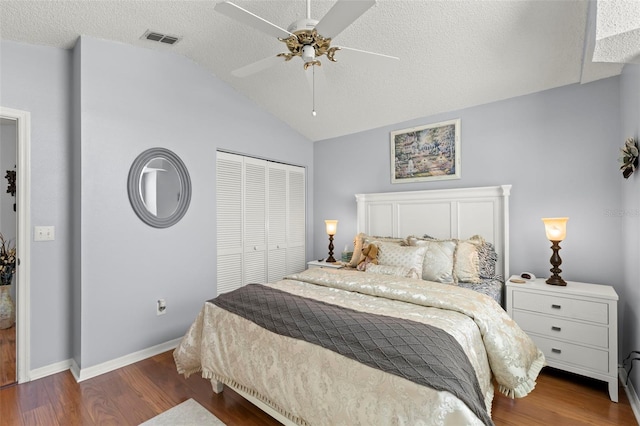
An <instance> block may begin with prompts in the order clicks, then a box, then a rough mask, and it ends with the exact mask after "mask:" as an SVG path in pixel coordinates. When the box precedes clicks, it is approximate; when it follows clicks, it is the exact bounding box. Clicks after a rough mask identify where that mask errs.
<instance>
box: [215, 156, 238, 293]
mask: <svg viewBox="0 0 640 426" xmlns="http://www.w3.org/2000/svg"><path fill="white" fill-rule="evenodd" d="M242 164H243V160H242V157H241V156H238V155H233V154H227V153H222V152H219V153H218V157H217V160H216V220H217V228H216V231H217V288H218V290H217V291H218V294H220V293H225V292H227V291H231V290H234V289H236V288H239V287H240V286H242V282H243V281H242V269H243V267H242V255H243V244H242V232H243V231H242V228H243V220H242V217H243V205H242V203H243V199H242Z"/></svg>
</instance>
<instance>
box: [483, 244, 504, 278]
mask: <svg viewBox="0 0 640 426" xmlns="http://www.w3.org/2000/svg"><path fill="white" fill-rule="evenodd" d="M478 260H479V264H480V278H490V279H500V274H497V273H496V263H497V262H498V253H496V249H495V248H494V246H493V244H491V243H488V242H486V241H485V242H484V243H483V244H480V246H479V247H478Z"/></svg>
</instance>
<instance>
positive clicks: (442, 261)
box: [408, 237, 456, 284]
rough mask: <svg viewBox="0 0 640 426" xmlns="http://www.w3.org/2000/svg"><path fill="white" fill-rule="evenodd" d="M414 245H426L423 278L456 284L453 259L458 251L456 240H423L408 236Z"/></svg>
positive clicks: (410, 242)
mask: <svg viewBox="0 0 640 426" xmlns="http://www.w3.org/2000/svg"><path fill="white" fill-rule="evenodd" d="M408 241H409V244H410V245H412V246H418V247H421V246H423V247H426V252H425V257H424V263H423V265H422V279H423V280H427V281H435V282H438V283H444V284H454V280H453V261H454V255H455V251H456V242H455V241H454V240H433V239H428V240H423V239H418V238H415V237H409V238H408Z"/></svg>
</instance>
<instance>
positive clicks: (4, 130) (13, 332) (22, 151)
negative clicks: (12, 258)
mask: <svg viewBox="0 0 640 426" xmlns="http://www.w3.org/2000/svg"><path fill="white" fill-rule="evenodd" d="M0 132H1V133H0V232H2V233H3V235H6V237H7V239H9V238H11V239H13V241H14V242H15V247H16V257H17V262H16V272H15V276H14V278H13V281H12V284H11V287H12V288H11V290H10V294H11V297H12V298H14V299H13V300H14V303H15V311H16V320H15V324H14V325H13V326H12V327H10V328H8V330H9V331H8V332H7V337H6V338H5V336H4V333H2V332H4V331H7V330H0V333H2V336H0V339H2V340H0V344H1V345H2V346H3V347H0V356H1V357H2V358H0V373H2V370H4V371H6V372H7V374H0V387H1V386H5V385H10V384H11V383H16V382H17V383H24V382H28V381H29V380H30V372H29V359H30V351H29V334H30V333H29V330H30V328H29V308H30V304H29V292H30V281H29V275H30V274H29V269H30V264H31V262H30V232H29V230H30V227H31V223H30V217H31V215H30V202H29V200H30V185H31V183H30V176H31V173H30V170H31V168H30V167H31V159H30V152H31V115H30V113H29V112H27V111H21V110H16V109H11V108H5V107H0ZM4 139H7V140H6V141H5V140H4ZM5 144H6V145H11V144H13V146H14V148H13V151H12V149H11V148H6V151H5V150H3V146H4V145H5ZM3 153H4V154H5V155H6V158H5V159H4V160H3V158H2V156H3ZM12 160H13V164H12V165H11V164H9V163H11V162H12ZM6 161H9V163H6ZM7 164H9V165H7ZM5 173H6V174H7V176H9V177H10V178H11V176H12V175H13V177H14V181H15V188H8V187H7V185H8V184H9V183H10V182H9V179H5V178H3V176H4V175H5ZM7 189H9V193H8V194H5V191H7ZM11 189H13V191H11ZM12 193H13V194H14V195H12ZM7 196H8V197H7ZM11 216H13V217H14V221H15V222H14V225H10V224H8V223H10V221H9V219H11ZM5 227H6V230H5ZM12 230H13V235H10V234H11V232H12ZM5 233H6V234H5ZM5 343H6V344H7V345H9V346H7V348H6V349H7V350H6V351H5V348H4V346H5ZM11 345H12V346H13V347H11ZM12 355H13V356H12ZM5 358H6V363H7V366H5V365H4V364H5ZM11 367H13V368H11ZM5 369H6V370H5ZM5 382H6V383H5Z"/></svg>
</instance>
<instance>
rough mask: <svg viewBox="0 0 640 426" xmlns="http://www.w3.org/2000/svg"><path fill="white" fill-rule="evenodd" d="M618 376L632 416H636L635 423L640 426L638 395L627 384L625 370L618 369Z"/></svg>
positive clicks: (631, 384)
mask: <svg viewBox="0 0 640 426" xmlns="http://www.w3.org/2000/svg"><path fill="white" fill-rule="evenodd" d="M618 375H619V376H620V383H622V387H623V388H624V391H625V393H626V394H627V398H629V403H630V404H631V409H632V410H633V415H634V416H636V421H637V422H638V423H639V424H640V400H639V399H638V394H637V393H636V390H635V389H634V388H633V383H632V382H629V383H627V370H625V369H624V368H622V367H620V368H618Z"/></svg>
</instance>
